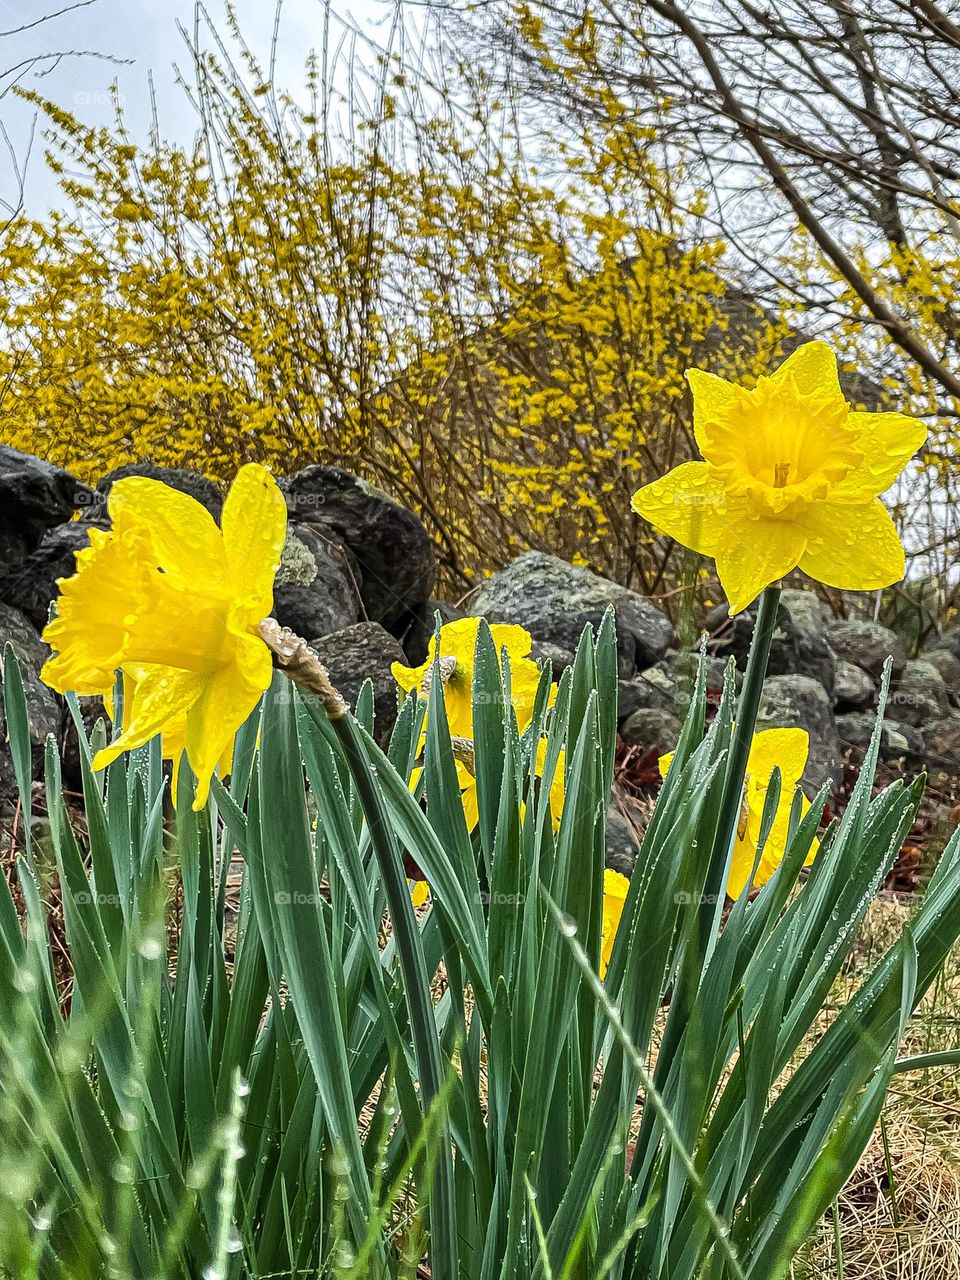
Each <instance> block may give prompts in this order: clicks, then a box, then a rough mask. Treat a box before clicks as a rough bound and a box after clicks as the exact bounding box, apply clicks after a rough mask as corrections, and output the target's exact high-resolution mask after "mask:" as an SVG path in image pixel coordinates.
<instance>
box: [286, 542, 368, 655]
mask: <svg viewBox="0 0 960 1280" xmlns="http://www.w3.org/2000/svg"><path fill="white" fill-rule="evenodd" d="M273 609H274V616H275V617H276V619H277V621H278V622H279V623H280V624H281V625H282V626H284V627H289V628H290V630H291V631H294V632H296V634H297V635H298V636H303V637H304V638H307V637H317V636H326V635H330V634H331V633H332V632H334V631H342V630H343V629H344V627H349V626H352V625H353V623H355V622H356V621H357V619H358V618H359V616H360V612H359V602H358V600H357V593H356V590H355V588H354V582H353V574H352V571H351V559H350V556H349V555H348V554H347V552H346V550H345V549H344V547H343V546H342V545H341V544H340V543H338V542H337V541H336V540H335V539H332V538H329V537H328V538H322V537H320V535H319V534H318V533H317V532H315V531H314V530H313V529H310V528H308V527H306V526H304V525H300V526H298V527H297V528H296V529H294V528H292V527H291V528H289V529H288V530H287V540H286V542H285V543H284V547H283V557H282V559H281V561H280V571H279V573H278V574H277V582H276V586H275V587H274V592H273Z"/></svg>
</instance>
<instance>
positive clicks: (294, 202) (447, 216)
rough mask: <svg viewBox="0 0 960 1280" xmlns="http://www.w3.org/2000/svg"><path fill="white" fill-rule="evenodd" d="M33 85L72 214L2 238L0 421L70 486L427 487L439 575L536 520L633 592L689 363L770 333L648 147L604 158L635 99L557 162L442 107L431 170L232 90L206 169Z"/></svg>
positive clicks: (524, 544)
mask: <svg viewBox="0 0 960 1280" xmlns="http://www.w3.org/2000/svg"><path fill="white" fill-rule="evenodd" d="M39 105H41V106H42V107H43V108H44V109H45V110H46V112H47V114H48V117H49V119H50V121H51V124H52V127H53V137H52V140H51V146H52V148H53V152H54V156H55V164H56V165H57V166H58V167H59V168H60V169H61V170H62V175H63V176H62V178H61V180H62V182H63V185H64V187H65V189H66V191H67V194H68V195H69V196H70V197H71V199H72V200H73V201H74V202H75V203H76V206H77V211H76V213H71V214H68V213H56V214H54V215H53V216H52V217H51V218H50V219H45V220H42V221H41V220H36V221H31V220H29V219H26V218H25V219H22V220H18V221H17V223H16V224H14V225H13V226H12V227H11V228H9V230H8V233H7V235H6V236H5V237H4V238H3V241H2V243H0V381H2V382H3V385H4V387H5V388H6V392H5V400H4V425H3V434H4V440H5V441H6V442H7V443H10V444H12V445H14V446H15V447H17V448H21V449H24V450H26V451H28V452H33V453H37V454H39V455H40V456H42V457H45V458H49V459H50V460H51V461H54V462H57V463H60V464H62V465H65V466H67V467H69V468H71V469H72V470H73V471H74V472H75V473H76V474H78V475H79V476H80V477H81V478H83V479H96V478H99V477H100V476H101V475H102V474H103V473H104V472H105V471H107V470H108V469H110V468H112V467H115V466H119V465H121V464H123V463H127V462H132V461H140V460H142V459H144V458H147V459H150V460H151V461H153V462H156V463H159V464H162V465H170V466H191V467H195V468H198V469H200V470H202V471H204V472H205V473H206V474H207V475H209V476H211V477H212V478H214V479H219V480H224V481H225V480H227V479H228V478H229V477H230V476H232V475H233V472H234V470H235V469H236V467H237V465H238V463H240V462H244V461H256V462H260V463H263V464H267V465H270V466H272V467H274V468H275V469H279V468H282V469H284V470H290V469H293V468H296V467H297V466H298V465H303V464H304V463H305V462H315V461H332V462H336V463H337V464H339V465H342V466H345V467H347V468H348V469H351V470H354V471H357V472H359V473H360V474H363V475H365V476H367V477H368V478H369V479H372V480H374V481H376V482H377V483H379V484H381V485H382V486H383V487H385V488H386V489H388V490H390V491H392V492H395V493H397V494H398V495H402V497H403V498H404V500H406V501H408V502H410V503H411V505H414V506H419V508H420V509H421V510H422V511H423V513H424V516H425V518H426V519H427V521H428V523H429V524H430V526H431V532H432V533H434V535H435V536H436V537H437V539H438V541H439V542H440V543H442V545H443V547H444V549H445V554H444V556H443V559H442V566H443V572H445V573H446V574H448V575H449V579H450V581H451V582H455V583H457V584H461V583H464V582H467V581H469V580H472V579H473V578H474V577H475V576H476V575H477V574H478V573H481V572H485V571H488V570H489V569H491V568H492V567H496V566H497V565H498V564H500V563H503V562H504V561H505V560H506V559H508V558H509V557H510V555H511V553H512V552H513V551H514V550H524V549H527V548H528V547H531V546H542V545H544V542H545V541H547V542H549V545H550V546H551V547H552V548H554V549H555V550H556V551H557V552H558V553H559V554H562V555H566V556H567V557H568V558H569V559H571V560H577V561H578V562H584V561H587V562H590V563H592V564H593V565H595V566H596V567H597V568H599V569H600V570H601V571H604V572H607V573H608V574H610V575H611V576H614V577H618V578H622V579H624V580H626V579H627V578H631V579H632V580H633V581H635V582H638V583H639V584H640V585H643V583H644V581H649V580H652V578H653V575H654V573H655V572H656V571H657V570H658V568H659V565H658V563H657V558H656V557H655V556H654V555H653V554H652V549H651V548H650V547H649V546H648V545H647V544H645V543H643V542H640V543H639V544H638V541H637V538H636V523H635V522H634V521H632V520H629V519H628V520H624V519H623V514H622V513H623V511H624V509H625V507H626V504H627V502H628V501H629V497H630V494H631V492H632V491H633V490H634V489H635V488H636V487H637V486H638V485H640V484H642V483H643V482H644V481H645V480H648V479H652V478H654V477H655V476H656V475H658V474H660V473H661V472H662V471H665V470H666V469H667V468H668V467H669V466H670V465H672V463H673V461H675V460H676V458H678V457H682V456H687V453H688V450H689V445H688V438H689V431H688V420H687V419H688V413H687V409H686V406H685V401H684V383H683V371H684V369H685V367H686V366H687V365H688V364H691V363H695V362H696V353H697V352H698V351H700V350H702V349H703V348H704V346H705V345H706V344H707V342H708V339H709V347H710V349H711V351H713V352H715V354H716V360H717V362H718V365H719V366H721V367H723V368H724V369H725V370H728V371H732V372H735V373H740V372H747V373H750V372H759V371H760V370H761V369H762V368H764V367H765V364H766V361H767V359H768V356H769V353H770V351H771V350H772V349H773V348H774V347H775V345H776V343H777V341H778V339H779V338H780V337H781V336H782V333H783V329H782V327H781V326H779V325H771V324H770V323H769V322H768V321H767V320H766V319H765V318H764V317H763V316H762V315H761V314H760V312H759V311H757V312H756V314H748V315H745V316H744V318H743V321H742V323H741V322H738V325H737V327H736V328H735V329H734V331H730V329H729V318H728V315H727V312H726V309H725V305H724V293H725V286H724V283H723V279H722V272H721V248H720V246H719V245H718V244H716V243H714V242H710V241H709V240H708V239H707V238H705V237H704V236H703V235H702V234H701V229H700V228H699V227H698V226H697V224H696V221H695V219H693V220H692V219H691V218H690V217H688V216H687V215H686V214H685V213H683V212H682V211H681V210H680V209H678V208H676V207H674V205H673V203H672V202H671V201H670V200H669V198H668V197H667V195H666V194H665V192H666V191H668V190H669V184H667V183H666V182H664V181H663V177H664V175H663V174H661V173H660V172H659V171H658V170H657V168H656V166H655V165H654V164H653V163H652V161H650V159H649V158H645V159H644V160H643V163H642V164H640V165H638V164H637V163H634V162H631V164H629V165H627V164H626V163H624V164H623V165H614V166H610V165H609V164H607V160H608V158H609V155H610V154H611V152H610V148H611V147H612V146H613V145H614V144H615V143H616V144H617V145H618V146H619V147H620V151H621V152H622V153H623V154H624V155H625V154H626V151H627V150H628V144H629V143H630V142H632V143H633V145H634V153H635V156H639V155H644V154H645V152H646V150H647V147H646V138H645V133H644V131H643V130H639V131H638V130H636V129H634V131H633V132H631V125H630V122H629V121H626V120H620V121H612V122H611V126H610V130H609V131H606V132H603V133H602V134H601V135H600V136H599V137H596V138H593V139H587V140H585V145H587V142H589V146H590V148H591V150H590V152H589V157H590V159H589V163H584V156H583V155H582V154H573V153H569V152H566V151H564V152H561V153H560V155H559V157H558V161H559V164H560V165H561V167H562V168H563V169H564V174H563V177H562V180H561V181H559V182H555V181H553V180H551V181H550V182H549V183H547V182H542V181H538V180H537V179H536V177H535V176H534V175H531V174H530V173H529V172H527V170H526V169H525V168H524V166H523V164H522V163H521V162H520V161H519V160H517V159H516V158H515V157H514V156H513V154H512V152H510V149H509V143H508V140H504V139H501V138H497V137H495V136H493V135H491V136H490V137H488V138H486V140H485V146H484V148H482V149H477V148H476V147H466V146H465V144H464V139H463V138H461V137H459V136H457V134H456V133H455V132H451V131H450V130H449V129H448V128H446V127H445V126H444V125H443V123H442V122H441V121H428V122H424V123H423V125H422V136H421V139H420V142H421V147H422V153H423V157H424V158H423V162H422V164H416V165H414V164H402V165H401V164H399V163H397V164H392V163H390V162H389V161H388V160H387V159H386V158H385V156H384V155H383V153H382V152H381V151H377V150H375V149H374V150H373V151H371V150H370V149H369V148H368V147H367V145H366V143H365V142H364V135H363V134H362V133H360V134H358V137H357V140H356V142H355V144H354V145H352V146H351V147H347V148H345V150H344V152H343V155H342V156H341V157H340V158H338V159H337V160H336V161H334V160H332V159H331V158H330V157H329V155H328V153H327V151H326V150H325V149H324V147H323V146H322V136H321V131H320V129H319V127H318V125H317V123H316V121H312V122H311V120H310V119H308V118H307V117H306V116H305V115H303V114H302V113H301V114H300V118H299V119H298V120H297V115H298V113H297V110H296V108H295V107H293V106H292V105H291V107H290V113H291V114H290V119H291V121H295V122H296V125H297V126H299V127H293V128H291V131H290V135H289V136H283V137H279V138H278V137H277V135H276V131H275V130H274V128H273V126H272V124H271V122H270V121H269V120H267V119H265V118H264V117H263V116H261V115H260V114H258V107H257V100H248V99H241V98H239V97H238V98H236V99H233V98H231V96H230V95H229V93H225V96H224V100H223V101H222V102H221V108H222V120H223V128H224V130H225V131H226V134H227V137H226V139H225V142H226V143H227V144H228V145H229V150H230V153H231V154H233V155H235V157H236V163H235V164H232V165H231V166H230V167H229V173H228V174H226V175H223V176H222V177H221V179H219V180H217V181H214V180H213V178H212V176H211V173H210V171H209V168H208V167H207V164H206V160H205V157H204V154H203V151H202V149H198V150H197V152H196V153H193V152H189V153H188V152H185V151H181V150H178V149H177V148H175V147H165V146H162V145H157V146H156V147H151V148H149V149H147V150H145V151H141V150H138V149H137V148H135V147H132V146H131V145H130V143H129V142H128V140H127V137H126V135H125V133H124V132H123V131H122V130H118V131H116V132H111V131H110V130H107V129H91V128H88V127H86V126H83V125H81V124H80V123H79V122H77V121H76V120H75V119H73V118H72V117H71V116H70V115H69V114H68V113H65V112H63V111H62V110H59V109H58V108H56V107H55V106H53V105H52V104H49V103H47V104H43V103H41V104H39ZM608 105H610V104H608ZM611 110H612V106H611ZM491 129H493V125H491ZM482 155H486V156H488V157H489V159H488V160H487V161H486V162H484V163H483V164H481V161H480V157H481V156H482ZM478 166H480V167H479V170H478ZM67 174H71V175H76V176H73V177H69V178H68V177H67V176H66V175H67ZM653 228H656V230H654V229H653ZM681 244H683V245H689V246H691V247H689V248H680V247H679V246H680V245H681ZM748 310H749V309H748Z"/></svg>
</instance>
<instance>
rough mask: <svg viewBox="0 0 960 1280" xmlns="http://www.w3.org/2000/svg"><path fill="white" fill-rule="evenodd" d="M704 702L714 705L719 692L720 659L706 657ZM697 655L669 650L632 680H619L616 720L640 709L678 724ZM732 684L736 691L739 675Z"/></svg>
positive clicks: (689, 692) (722, 666)
mask: <svg viewBox="0 0 960 1280" xmlns="http://www.w3.org/2000/svg"><path fill="white" fill-rule="evenodd" d="M706 661H707V700H708V702H710V703H712V704H713V705H716V704H717V703H719V701H720V695H721V694H722V692H723V681H724V674H725V672H726V666H727V664H726V662H725V661H724V660H723V658H715V657H712V656H708V657H707V660H706ZM698 662H699V655H698V654H696V653H691V652H690V651H689V650H684V651H678V650H675V649H671V650H670V652H669V653H668V654H667V655H666V657H665V658H663V659H662V660H661V661H660V662H657V663H655V664H654V665H653V666H652V667H648V668H647V670H646V671H643V672H641V673H640V675H638V676H634V677H633V679H632V680H621V681H620V685H619V691H620V701H619V718H620V721H621V722H622V721H624V720H625V719H626V718H627V717H628V716H630V715H632V713H633V712H634V711H638V710H639V709H640V708H649V709H652V710H659V711H667V712H670V714H671V715H674V716H677V717H679V718H680V719H681V720H682V719H683V717H684V716H685V715H686V713H687V709H688V707H689V706H690V699H691V697H692V696H693V688H694V682H695V680H696V674H697V664H698ZM734 684H735V687H736V689H737V690H738V691H739V689H740V686H741V685H742V684H743V675H742V674H741V673H740V672H739V671H738V672H735V674H734Z"/></svg>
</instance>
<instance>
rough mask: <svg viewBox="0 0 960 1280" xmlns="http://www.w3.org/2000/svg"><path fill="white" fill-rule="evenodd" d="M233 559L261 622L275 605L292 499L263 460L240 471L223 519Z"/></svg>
mask: <svg viewBox="0 0 960 1280" xmlns="http://www.w3.org/2000/svg"><path fill="white" fill-rule="evenodd" d="M220 525H221V528H222V530H223V542H224V548H225V552H226V558H227V564H228V566H229V568H230V573H231V575H232V577H233V580H234V582H235V583H236V584H237V588H238V590H239V591H241V592H242V605H243V608H244V610H245V611H246V612H248V613H249V622H250V625H252V626H256V624H257V623H258V622H261V621H262V620H263V619H264V618H266V617H267V616H268V614H269V613H270V611H271V609H272V608H273V582H274V579H275V578H276V576H277V569H278V568H279V565H280V555H281V553H282V551H283V542H284V538H285V536H286V530H287V505H286V503H285V502H284V500H283V494H282V493H281V492H280V490H279V489H278V488H277V482H276V481H275V480H274V478H273V476H272V475H271V474H270V472H269V471H268V470H267V469H266V467H261V466H260V465H259V463H256V462H248V463H247V465H246V466H244V467H241V468H240V470H239V471H238V472H237V475H236V479H235V480H234V482H233V484H232V485H231V486H230V492H229V493H228V494H227V498H226V501H225V502H224V504H223V515H222V516H221V519H220Z"/></svg>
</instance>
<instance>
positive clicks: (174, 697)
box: [93, 667, 205, 769]
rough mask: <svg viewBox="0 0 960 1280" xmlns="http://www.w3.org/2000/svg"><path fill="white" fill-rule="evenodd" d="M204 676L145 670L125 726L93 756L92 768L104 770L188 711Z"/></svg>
mask: <svg viewBox="0 0 960 1280" xmlns="http://www.w3.org/2000/svg"><path fill="white" fill-rule="evenodd" d="M204 684H205V681H204V678H203V677H202V676H199V675H197V674H196V673H195V672H192V671H178V670H175V669H174V668H172V667H151V668H149V669H146V670H145V671H144V673H143V676H142V678H141V679H139V680H138V681H137V683H136V687H135V688H134V690H133V697H132V699H131V702H130V706H129V707H125V708H124V721H125V724H124V729H123V732H122V733H121V734H120V736H119V737H118V738H115V739H114V741H113V742H111V743H110V745H109V746H107V747H104V748H103V750H101V751H98V752H97V754H96V755H95V756H94V758H93V767H94V769H105V768H106V766H107V765H108V764H110V762H111V761H112V760H116V758H117V756H119V755H122V753H123V752H124V751H133V750H134V748H135V747H142V746H143V745H144V743H145V742H149V741H150V739H151V738H155V737H156V736H157V734H158V733H161V732H162V730H163V727H164V725H165V724H167V723H168V722H169V721H170V720H172V719H175V718H176V717H177V716H179V715H181V714H183V713H184V712H188V711H189V709H190V708H191V707H192V706H193V705H194V703H195V702H196V701H197V699H198V698H199V697H200V695H201V694H202V693H203V689H204Z"/></svg>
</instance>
